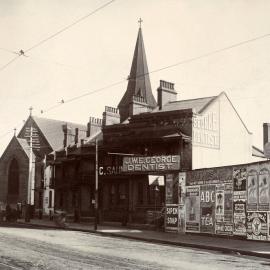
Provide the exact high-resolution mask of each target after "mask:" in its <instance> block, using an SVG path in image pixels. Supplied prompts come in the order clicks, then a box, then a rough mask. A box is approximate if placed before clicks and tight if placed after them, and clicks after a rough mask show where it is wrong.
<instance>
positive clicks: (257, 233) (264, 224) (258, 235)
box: [247, 212, 268, 241]
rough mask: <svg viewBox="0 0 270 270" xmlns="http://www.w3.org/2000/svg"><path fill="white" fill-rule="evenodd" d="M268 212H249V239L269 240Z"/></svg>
mask: <svg viewBox="0 0 270 270" xmlns="http://www.w3.org/2000/svg"><path fill="white" fill-rule="evenodd" d="M267 218H268V217H267V212H247V239H249V240H260V241H267V238H268V220H267Z"/></svg>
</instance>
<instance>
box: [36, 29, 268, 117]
mask: <svg viewBox="0 0 270 270" xmlns="http://www.w3.org/2000/svg"><path fill="white" fill-rule="evenodd" d="M269 36H270V34H265V35H262V36H257V37H255V38H252V39H248V40H245V41H241V42H238V43H235V44H232V45H230V46H226V47H223V48H221V49H217V50H214V51H211V52H207V53H205V54H202V55H199V56H196V57H191V58H188V59H185V60H182V61H179V62H176V63H174V64H171V65H168V66H164V67H161V68H158V69H154V70H152V71H149V72H147V73H144V74H141V75H138V76H136V77H135V78H130V77H128V78H127V80H128V81H129V80H135V79H137V78H140V77H144V76H146V75H149V74H153V73H157V72H160V71H162V70H166V69H170V68H173V67H176V66H180V65H184V64H187V63H191V62H194V61H197V60H200V59H202V58H206V57H209V56H211V55H215V54H218V53H220V52H223V51H227V50H230V49H233V48H236V47H239V46H242V45H245V44H247V43H251V42H254V41H257V40H259V39H263V38H266V37H269ZM124 82H126V80H123V81H119V82H116V83H113V84H111V85H108V86H105V87H102V88H99V89H96V90H93V91H89V92H86V93H84V94H82V95H78V96H75V97H73V98H70V99H68V100H66V101H65V102H63V103H61V104H57V105H54V106H52V107H50V108H48V109H46V110H41V111H42V113H45V112H48V111H51V110H53V109H55V108H58V107H59V106H61V105H63V104H65V103H69V102H72V101H75V100H77V99H80V98H83V97H85V96H88V95H91V94H94V93H96V92H100V91H103V90H106V89H108V88H111V87H113V86H115V85H118V84H122V83H124Z"/></svg>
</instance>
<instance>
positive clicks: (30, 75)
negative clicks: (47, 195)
mask: <svg viewBox="0 0 270 270" xmlns="http://www.w3.org/2000/svg"><path fill="white" fill-rule="evenodd" d="M107 2H109V0H91V1H89V0H76V1H73V0H39V1H36V0H9V1H6V0H0V33H1V36H0V102H1V103H0V104H1V106H0V119H1V122H0V155H1V154H2V152H3V151H4V149H5V148H6V147H7V145H8V143H9V141H10V139H11V138H12V136H13V129H14V128H15V127H16V128H17V130H19V129H20V128H21V127H22V125H23V120H26V119H27V117H28V115H29V110H28V109H29V107H30V106H32V107H33V108H34V109H33V114H34V115H36V116H41V114H40V112H41V110H44V111H45V113H43V114H42V117H46V118H51V119H59V120H65V121H70V122H77V123H82V124H86V123H87V122H88V119H89V117H90V116H94V117H99V118H101V117H102V112H103V111H104V107H105V106H106V105H107V106H112V107H117V105H118V103H119V101H120V99H121V97H122V96H123V94H124V92H125V90H126V87H127V81H125V79H126V78H127V76H128V74H129V72H130V67H131V61H132V57H133V51H134V47H135V42H136V38H137V32H138V27H139V26H138V20H139V18H140V17H141V18H142V20H143V23H142V32H143V38H144V44H145V49H146V56H147V62H148V68H149V71H150V72H151V71H153V70H157V69H161V68H163V67H167V66H170V65H173V64H175V63H179V62H182V61H184V60H187V59H191V58H196V57H198V56H201V55H204V54H207V53H209V52H213V51H216V50H219V49H222V48H225V47H230V46H231V45H234V44H237V43H240V42H243V41H246V40H250V39H253V38H256V37H259V36H263V35H266V36H265V37H264V38H260V39H257V40H254V41H253V42H248V43H243V44H242V45H241V46H238V47H232V48H231V49H228V50H225V51H222V52H220V53H216V54H212V55H209V56H208V57H203V58H200V59H197V60H194V61H192V62H186V63H183V64H181V65H177V66H174V67H172V68H168V69H164V70H161V71H159V72H155V73H152V74H150V79H151V84H152V91H153V93H154V95H155V96H156V89H157V88H158V85H159V80H166V81H170V82H173V83H175V88H176V90H177V93H178V100H181V99H190V98H198V97H206V96H213V95H214V96H215V95H218V94H219V93H220V92H222V91H225V92H226V93H227V95H228V96H229V98H230V99H231V101H232V103H233V104H234V106H235V108H236V109H237V111H238V113H239V114H240V116H241V117H242V119H243V121H244V122H245V123H246V125H247V127H248V129H249V130H250V131H251V132H252V133H253V144H254V145H256V146H257V147H260V148H262V141H263V138H262V126H263V123H264V122H270V106H269V105H268V102H269V86H270V76H269V74H270V53H269V47H270V16H269V13H270V1H268V0H256V1H252V0H243V1H241V0H236V1H235V0H219V1H216V0H147V1H146V0H136V1H135V0H133V1H132V0H115V1H113V2H112V3H110V4H109V5H107V6H106V7H104V8H103V9H100V10H99V11H97V12H96V13H94V14H93V15H90V16H88V17H87V18H85V19H84V20H82V21H80V22H79V23H77V24H75V25H74V26H72V27H70V28H68V29H67V30H66V31H63V32H61V33H59V34H57V35H55V36H54V37H52V38H50V39H48V40H47V41H45V42H43V43H41V44H40V45H38V46H36V47H33V46H35V45H36V44H39V42H40V41H42V40H44V39H46V38H47V37H50V36H51V35H53V34H55V33H57V32H58V31H59V30H61V29H63V28H65V27H66V26H68V25H70V24H72V23H73V22H74V21H76V20H78V19H80V18H82V17H84V16H85V15H88V14H90V13H91V12H92V11H94V10H96V9H97V8H98V7H100V6H103V5H104V4H105V3H107ZM267 35H269V36H267ZM32 47H33V48H32ZM30 48H32V49H30ZM28 49H30V50H29V51H28ZM20 50H24V51H25V54H26V56H27V57H25V56H20V57H18V59H16V60H15V61H14V62H12V63H11V64H10V65H8V66H7V67H5V68H1V67H3V66H4V65H5V64H6V63H8V62H9V61H10V60H12V59H13V58H14V57H16V54H14V53H12V52H18V51H20ZM119 81H121V82H122V83H120V84H117V85H115V86H114V87H110V88H107V89H105V90H102V91H99V92H96V93H92V94H90V95H85V96H84V97H82V98H80V99H75V100H74V101H72V102H68V103H64V104H62V105H61V104H60V101H61V100H62V99H63V100H64V101H67V100H70V99H73V98H74V97H77V96H81V95H84V94H85V93H89V92H92V91H95V90H97V89H100V88H103V87H106V86H108V85H111V84H114V83H116V82H119ZM55 105H57V107H54V106H55ZM52 107H54V109H50V110H48V109H49V108H52ZM232 128H237V127H232Z"/></svg>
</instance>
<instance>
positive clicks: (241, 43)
mask: <svg viewBox="0 0 270 270" xmlns="http://www.w3.org/2000/svg"><path fill="white" fill-rule="evenodd" d="M114 1H115V0H111V1H109V2H107V3H106V4H104V5H103V6H101V7H99V8H98V9H96V10H94V11H93V12H91V13H89V14H87V15H86V16H84V17H82V18H80V19H78V20H77V21H75V22H74V23H72V24H70V25H69V26H66V27H65V28H63V29H62V30H60V31H58V32H57V33H55V34H53V35H51V36H50V37H48V38H47V39H44V40H43V41H40V42H39V43H37V44H36V45H35V46H32V47H31V48H30V49H28V50H26V51H29V50H31V49H34V48H35V47H37V46H39V45H41V44H42V43H44V42H46V41H47V40H49V39H51V38H53V37H55V36H56V35H58V34H60V33H62V32H64V31H66V30H67V29H68V28H70V27H72V26H73V25H75V24H77V23H79V22H80V21H82V20H84V19H86V18H87V17H89V16H90V15H92V14H94V13H95V12H97V11H98V10H100V9H102V8H104V7H105V6H107V5H109V4H111V3H112V2H114ZM269 36H270V34H265V35H261V36H257V37H255V38H252V39H248V40H245V41H241V42H238V43H235V44H233V45H230V46H227V47H223V48H221V49H217V50H214V51H211V52H207V53H205V54H202V55H199V56H196V57H191V58H188V59H185V60H182V61H179V62H177V63H174V64H171V65H168V66H164V67H161V68H158V69H154V70H152V71H150V72H147V73H144V74H141V75H138V76H136V77H135V78H127V80H134V79H136V78H139V77H143V76H146V75H149V74H152V73H156V72H160V71H162V70H166V69H170V68H173V67H176V66H180V65H184V64H186V63H191V62H194V61H196V60H200V59H202V58H206V57H209V56H211V55H215V54H218V53H220V52H223V51H228V50H230V49H233V48H236V47H240V46H242V45H245V44H247V43H251V42H255V41H257V40H260V39H263V38H266V37H269ZM20 56H21V55H18V56H16V57H15V58H13V59H12V60H11V61H10V62H8V63H7V64H6V65H4V66H3V67H2V68H0V71H1V70H2V69H3V68H5V67H6V66H8V65H9V64H11V63H12V62H13V61H15V60H16V59H17V58H18V57H20ZM124 82H126V80H122V81H118V82H115V83H112V84H110V85H108V86H105V87H102V88H98V89H96V90H93V91H89V92H86V93H84V94H82V95H78V96H75V97H73V98H70V99H67V100H66V101H64V100H63V99H62V101H64V102H60V103H58V104H56V105H54V106H51V107H49V108H48V109H45V110H43V109H42V110H41V111H40V113H41V114H44V113H46V112H49V111H51V110H54V109H56V108H58V107H59V106H61V105H63V104H66V103H69V102H72V101H75V100H77V99H80V98H83V97H85V96H88V95H91V94H94V93H97V92H101V91H103V90H106V89H108V88H111V87H113V86H115V85H118V84H122V83H124ZM5 136H6V135H5ZM1 137H2V136H0V138H1Z"/></svg>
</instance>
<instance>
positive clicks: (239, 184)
mask: <svg viewBox="0 0 270 270" xmlns="http://www.w3.org/2000/svg"><path fill="white" fill-rule="evenodd" d="M246 178H247V173H246V168H245V167H238V168H233V221H234V232H233V234H234V235H239V236H246V198H247V195H246Z"/></svg>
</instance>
